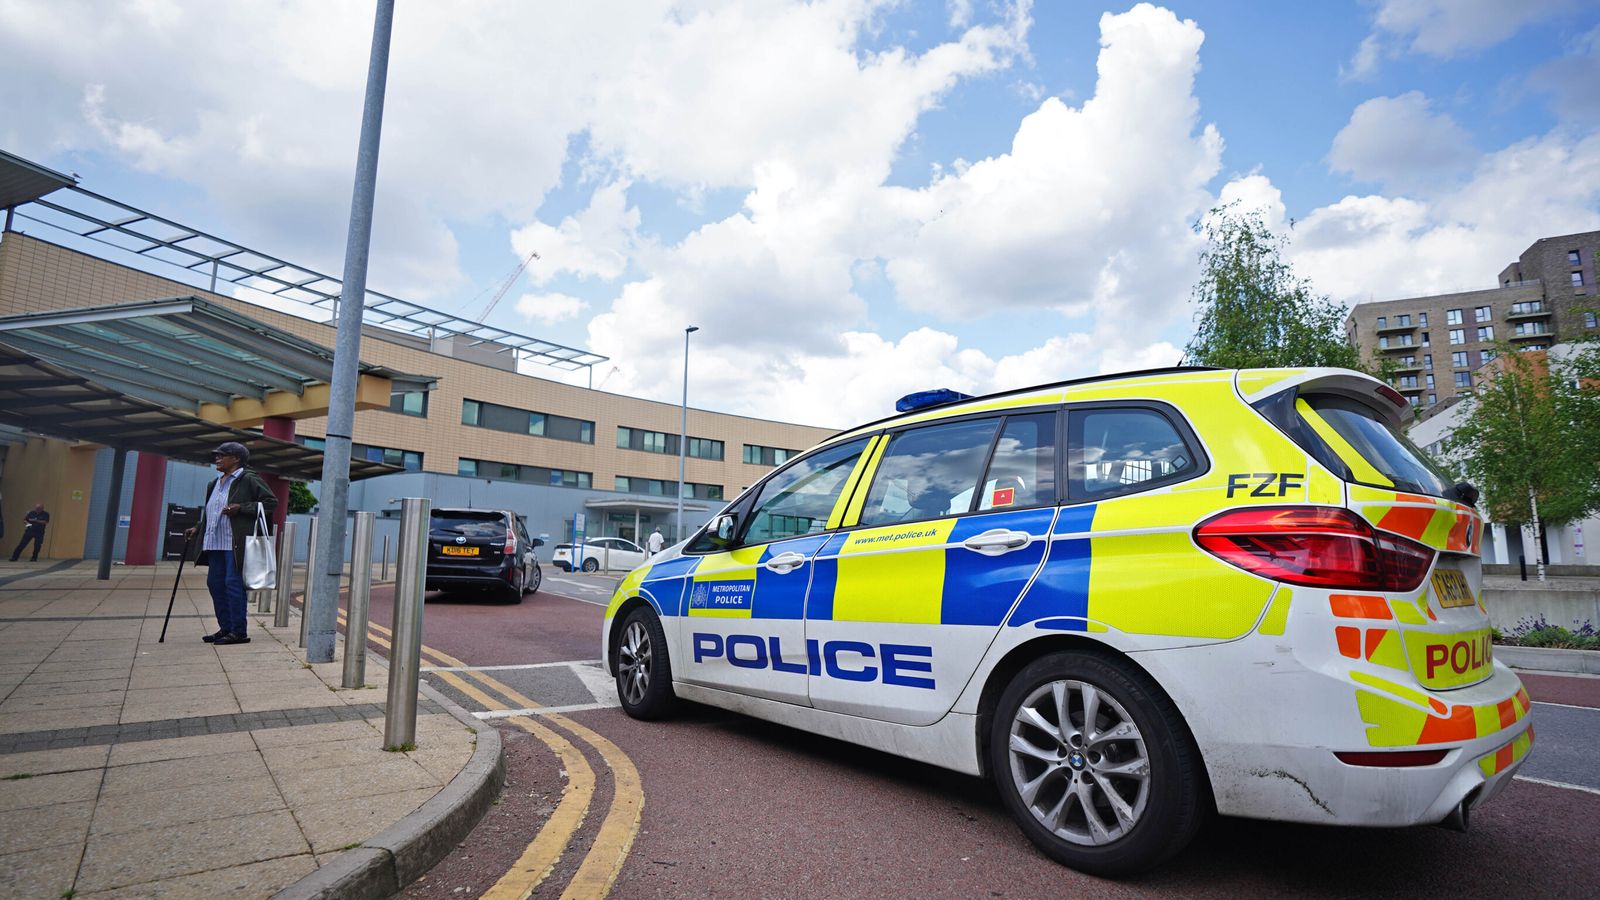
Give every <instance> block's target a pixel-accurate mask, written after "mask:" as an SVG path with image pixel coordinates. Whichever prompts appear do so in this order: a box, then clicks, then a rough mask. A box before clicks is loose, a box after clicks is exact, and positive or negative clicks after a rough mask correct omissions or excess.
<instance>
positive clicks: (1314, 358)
mask: <svg viewBox="0 0 1600 900" xmlns="http://www.w3.org/2000/svg"><path fill="white" fill-rule="evenodd" d="M1195 230H1196V231H1197V232H1199V233H1200V234H1201V235H1203V236H1204V237H1205V239H1206V249H1205V250H1204V251H1203V252H1201V254H1200V265H1201V270H1202V271H1201V274H1200V280H1199V281H1198V282H1197V283H1196V284H1195V286H1194V301H1195V305H1196V306H1197V307H1198V309H1197V311H1196V313H1195V319H1196V321H1197V323H1198V324H1197V325H1196V328H1195V334H1194V337H1193V338H1191V339H1190V341H1189V346H1188V347H1186V348H1184V359H1185V361H1187V362H1189V363H1191V364H1195V365H1204V366H1220V367H1222V368H1227V369H1247V368H1267V367H1277V366H1293V367H1301V366H1338V367H1340V368H1345V369H1356V370H1359V371H1370V370H1369V367H1368V366H1367V365H1365V363H1364V362H1363V361H1362V359H1361V352H1360V350H1359V349H1358V348H1356V347H1353V346H1351V345H1350V343H1349V342H1348V341H1346V340H1345V336H1344V319H1345V315H1346V314H1347V312H1348V310H1346V309H1345V307H1343V306H1341V305H1339V304H1337V303H1334V302H1333V301H1331V300H1329V299H1328V297H1327V296H1326V295H1318V294H1316V293H1314V292H1313V290H1312V287H1311V283H1310V282H1309V281H1307V280H1306V279H1304V278H1301V277H1299V276H1297V275H1295V274H1294V270H1293V269H1292V268H1291V267H1290V266H1289V264H1288V263H1286V262H1284V261H1283V259H1282V254H1283V251H1284V249H1285V248H1286V247H1287V246H1288V241H1287V240H1286V239H1285V238H1284V237H1282V236H1281V235H1278V234H1275V233H1274V232H1273V231H1272V230H1271V229H1270V228H1268V227H1267V225H1266V223H1265V222H1263V221H1262V219H1261V215H1260V213H1258V212H1254V211H1250V212H1241V211H1240V210H1239V209H1238V208H1237V207H1236V206H1235V205H1233V204H1229V205H1227V206H1223V207H1219V208H1217V209H1213V210H1212V211H1211V212H1210V214H1209V215H1207V216H1206V217H1205V218H1204V219H1202V220H1200V222H1199V223H1198V224H1196V225H1195Z"/></svg>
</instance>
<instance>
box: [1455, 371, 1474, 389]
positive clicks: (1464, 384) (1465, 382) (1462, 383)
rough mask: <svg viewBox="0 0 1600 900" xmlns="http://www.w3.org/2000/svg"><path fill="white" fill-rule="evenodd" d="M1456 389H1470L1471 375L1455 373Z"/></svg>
mask: <svg viewBox="0 0 1600 900" xmlns="http://www.w3.org/2000/svg"><path fill="white" fill-rule="evenodd" d="M1456 387H1458V388H1469V387H1472V373H1471V372H1457V373H1456Z"/></svg>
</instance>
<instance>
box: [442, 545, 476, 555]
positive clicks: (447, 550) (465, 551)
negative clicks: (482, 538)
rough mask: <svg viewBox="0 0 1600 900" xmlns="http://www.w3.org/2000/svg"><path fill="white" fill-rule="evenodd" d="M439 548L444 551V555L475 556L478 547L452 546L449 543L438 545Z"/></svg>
mask: <svg viewBox="0 0 1600 900" xmlns="http://www.w3.org/2000/svg"><path fill="white" fill-rule="evenodd" d="M439 549H440V550H442V551H444V555H445V556H477V555H478V548H477V547H454V546H451V545H449V544H446V545H444V546H443V547H440V548H439Z"/></svg>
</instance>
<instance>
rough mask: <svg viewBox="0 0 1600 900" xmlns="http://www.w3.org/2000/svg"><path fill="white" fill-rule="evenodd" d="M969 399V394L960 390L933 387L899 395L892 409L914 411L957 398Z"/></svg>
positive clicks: (970, 397) (940, 404)
mask: <svg viewBox="0 0 1600 900" xmlns="http://www.w3.org/2000/svg"><path fill="white" fill-rule="evenodd" d="M971 399H972V395H971V394H963V393H961V392H960V391H952V390H950V389H949V388H934V389H933V390H931V391H917V392H916V393H915V394H907V395H905V396H904V397H901V398H900V399H899V400H896V401H895V402H894V411H895V412H916V411H917V410H919V409H927V408H928V407H930V406H943V405H945V404H946V403H954V402H956V401H957V400H971Z"/></svg>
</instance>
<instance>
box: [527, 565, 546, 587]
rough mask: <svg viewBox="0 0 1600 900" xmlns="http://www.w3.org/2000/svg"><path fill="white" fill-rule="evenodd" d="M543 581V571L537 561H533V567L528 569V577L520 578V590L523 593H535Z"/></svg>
mask: <svg viewBox="0 0 1600 900" xmlns="http://www.w3.org/2000/svg"><path fill="white" fill-rule="evenodd" d="M543 583H544V572H543V570H541V569H540V568H539V564H538V563H534V565H533V568H532V569H531V570H530V571H529V574H528V577H527V578H524V579H523V580H522V592H523V593H525V594H533V593H537V592H538V590H539V585H541V584H543Z"/></svg>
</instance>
